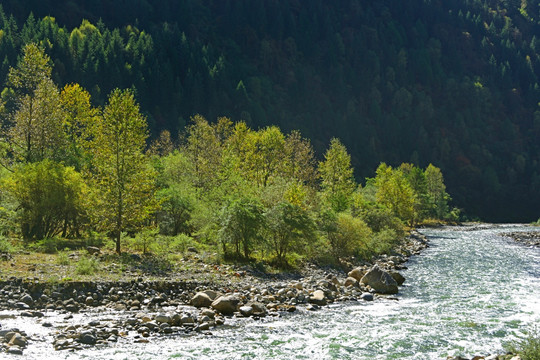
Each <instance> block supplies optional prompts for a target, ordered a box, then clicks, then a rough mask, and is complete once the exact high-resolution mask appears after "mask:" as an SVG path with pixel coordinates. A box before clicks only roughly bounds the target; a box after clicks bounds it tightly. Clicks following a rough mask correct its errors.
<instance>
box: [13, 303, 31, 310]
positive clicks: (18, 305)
mask: <svg viewBox="0 0 540 360" xmlns="http://www.w3.org/2000/svg"><path fill="white" fill-rule="evenodd" d="M15 307H16V308H17V309H19V310H28V309H30V306H28V304H27V303H25V302H22V301H19V302H17V303H15Z"/></svg>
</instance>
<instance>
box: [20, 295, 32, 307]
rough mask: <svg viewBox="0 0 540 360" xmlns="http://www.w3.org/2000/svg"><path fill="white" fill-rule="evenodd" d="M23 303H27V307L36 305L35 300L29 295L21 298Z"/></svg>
mask: <svg viewBox="0 0 540 360" xmlns="http://www.w3.org/2000/svg"><path fill="white" fill-rule="evenodd" d="M21 301H22V302H23V303H25V304H26V305H29V306H32V304H33V303H34V299H32V297H31V296H30V295H28V294H24V295H23V296H22V297H21Z"/></svg>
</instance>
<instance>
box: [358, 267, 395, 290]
mask: <svg viewBox="0 0 540 360" xmlns="http://www.w3.org/2000/svg"><path fill="white" fill-rule="evenodd" d="M360 283H362V284H364V285H369V286H370V287H371V288H372V289H373V290H375V292H377V293H380V294H397V292H398V284H397V282H396V280H394V278H393V277H392V275H390V274H389V273H388V272H386V271H384V270H381V268H379V266H377V265H375V266H373V267H372V268H371V269H370V270H369V271H368V272H367V273H366V274H365V275H364V276H363V277H362V279H361V280H360Z"/></svg>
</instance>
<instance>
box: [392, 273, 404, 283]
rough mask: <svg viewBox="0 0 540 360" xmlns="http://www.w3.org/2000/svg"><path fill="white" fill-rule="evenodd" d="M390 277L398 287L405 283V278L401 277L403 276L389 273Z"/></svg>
mask: <svg viewBox="0 0 540 360" xmlns="http://www.w3.org/2000/svg"><path fill="white" fill-rule="evenodd" d="M390 275H391V276H392V277H393V278H394V280H396V282H397V284H398V285H399V286H401V285H403V283H404V282H405V278H404V277H403V275H401V274H400V273H398V272H397V271H391V272H390Z"/></svg>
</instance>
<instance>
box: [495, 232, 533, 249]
mask: <svg viewBox="0 0 540 360" xmlns="http://www.w3.org/2000/svg"><path fill="white" fill-rule="evenodd" d="M502 235H504V236H508V237H510V238H512V239H514V240H515V241H517V242H519V243H521V244H523V245H525V246H535V247H540V231H527V232H513V233H505V234H502Z"/></svg>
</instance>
